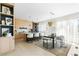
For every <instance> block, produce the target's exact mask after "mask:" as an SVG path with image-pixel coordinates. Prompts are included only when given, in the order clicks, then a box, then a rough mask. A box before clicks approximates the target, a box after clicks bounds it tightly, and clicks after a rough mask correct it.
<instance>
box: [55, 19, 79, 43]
mask: <svg viewBox="0 0 79 59" xmlns="http://www.w3.org/2000/svg"><path fill="white" fill-rule="evenodd" d="M56 25H57V26H56V34H57V36H61V35H62V36H64V39H65V43H68V44H73V43H75V44H78V43H79V38H78V20H76V19H73V20H63V21H57V23H56Z"/></svg>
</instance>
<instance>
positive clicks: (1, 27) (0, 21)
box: [0, 3, 14, 37]
mask: <svg viewBox="0 0 79 59" xmlns="http://www.w3.org/2000/svg"><path fill="white" fill-rule="evenodd" d="M13 22H14V6H13V5H11V4H8V3H0V37H3V36H4V35H3V34H5V35H6V34H11V36H13V34H14V33H13V29H14V23H13Z"/></svg>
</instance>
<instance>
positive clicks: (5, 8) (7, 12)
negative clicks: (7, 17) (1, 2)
mask: <svg viewBox="0 0 79 59" xmlns="http://www.w3.org/2000/svg"><path fill="white" fill-rule="evenodd" d="M2 13H5V14H11V13H10V8H8V7H6V6H2Z"/></svg>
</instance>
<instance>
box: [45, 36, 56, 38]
mask: <svg viewBox="0 0 79 59" xmlns="http://www.w3.org/2000/svg"><path fill="white" fill-rule="evenodd" d="M44 37H46V38H54V37H52V36H44Z"/></svg>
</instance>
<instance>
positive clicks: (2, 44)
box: [0, 37, 9, 53]
mask: <svg viewBox="0 0 79 59" xmlns="http://www.w3.org/2000/svg"><path fill="white" fill-rule="evenodd" d="M8 51H9V39H6V38H4V37H2V38H0V53H5V52H8Z"/></svg>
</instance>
